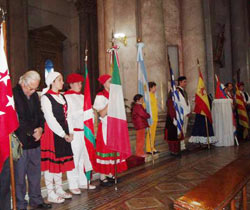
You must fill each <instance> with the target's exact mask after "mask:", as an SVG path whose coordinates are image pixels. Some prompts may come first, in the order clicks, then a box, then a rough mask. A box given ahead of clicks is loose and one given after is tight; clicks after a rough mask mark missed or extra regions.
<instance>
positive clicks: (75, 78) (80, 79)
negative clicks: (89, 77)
mask: <svg viewBox="0 0 250 210" xmlns="http://www.w3.org/2000/svg"><path fill="white" fill-rule="evenodd" d="M83 81H84V78H83V76H82V75H80V74H76V73H72V74H69V75H68V76H67V79H66V82H67V83H74V82H83Z"/></svg>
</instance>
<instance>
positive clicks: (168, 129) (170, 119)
mask: <svg viewBox="0 0 250 210" xmlns="http://www.w3.org/2000/svg"><path fill="white" fill-rule="evenodd" d="M169 67H170V78H171V90H170V92H169V95H168V99H167V104H166V105H167V118H166V125H165V140H166V141H167V142H168V146H169V150H170V153H171V155H174V156H178V155H180V149H181V148H180V142H181V141H183V139H184V135H183V118H184V111H183V107H182V106H181V103H180V93H179V91H178V90H177V88H176V85H175V79H174V73H173V70H172V68H171V64H170V62H169Z"/></svg>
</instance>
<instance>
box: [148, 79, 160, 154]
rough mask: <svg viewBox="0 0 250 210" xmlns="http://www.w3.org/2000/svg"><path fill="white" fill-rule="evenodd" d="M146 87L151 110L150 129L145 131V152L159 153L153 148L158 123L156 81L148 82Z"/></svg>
mask: <svg viewBox="0 0 250 210" xmlns="http://www.w3.org/2000/svg"><path fill="white" fill-rule="evenodd" d="M148 88H149V97H150V106H151V112H152V124H151V125H150V131H149V132H148V133H147V138H146V152H147V154H151V153H159V151H158V150H157V149H156V148H155V134H156V129H157V123H158V105H157V98H156V96H155V93H156V83H155V82H149V83H148Z"/></svg>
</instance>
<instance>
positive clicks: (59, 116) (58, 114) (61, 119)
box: [45, 94, 73, 158]
mask: <svg viewBox="0 0 250 210" xmlns="http://www.w3.org/2000/svg"><path fill="white" fill-rule="evenodd" d="M45 95H46V96H47V97H48V99H49V100H50V102H51V105H52V113H53V115H54V117H55V118H56V120H57V122H58V123H59V124H60V126H61V127H62V129H63V130H64V132H65V133H66V134H68V135H69V127H68V123H67V120H66V117H65V111H64V108H63V105H62V104H60V103H58V102H57V101H56V100H55V99H54V98H53V96H51V95H50V94H45ZM62 96H63V95H62ZM63 98H64V100H65V101H66V99H65V97H64V96H63ZM53 133H54V132H53ZM54 146H55V154H56V157H57V158H60V157H66V156H72V155H73V153H72V149H71V144H70V143H69V142H66V141H65V139H64V138H62V137H60V136H58V135H56V134H55V133H54Z"/></svg>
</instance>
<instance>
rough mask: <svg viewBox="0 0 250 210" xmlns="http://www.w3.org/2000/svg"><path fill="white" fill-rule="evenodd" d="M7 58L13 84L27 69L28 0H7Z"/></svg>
mask: <svg viewBox="0 0 250 210" xmlns="http://www.w3.org/2000/svg"><path fill="white" fill-rule="evenodd" d="M7 3H8V5H7V12H8V17H9V18H8V19H7V24H8V27H7V28H8V31H7V34H8V46H9V51H8V60H9V69H10V73H11V78H12V83H13V86H14V85H15V84H16V83H18V80H19V77H20V76H21V75H22V74H23V73H24V72H26V71H27V70H28V69H27V68H28V12H27V11H28V2H27V0H9V1H7Z"/></svg>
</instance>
